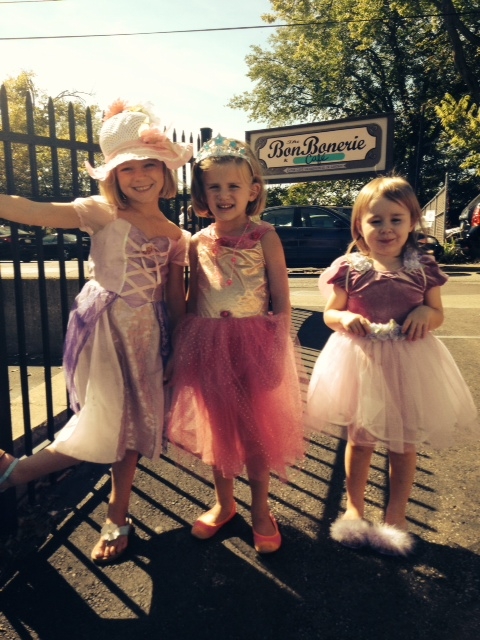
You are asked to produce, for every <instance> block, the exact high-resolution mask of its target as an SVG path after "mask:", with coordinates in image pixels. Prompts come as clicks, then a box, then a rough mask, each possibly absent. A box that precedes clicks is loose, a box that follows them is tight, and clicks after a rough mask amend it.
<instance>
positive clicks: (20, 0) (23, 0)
mask: <svg viewBox="0 0 480 640" xmlns="http://www.w3.org/2000/svg"><path fill="white" fill-rule="evenodd" d="M27 2H30V3H32V2H63V0H0V4H27Z"/></svg>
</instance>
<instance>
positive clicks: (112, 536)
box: [90, 518, 134, 564]
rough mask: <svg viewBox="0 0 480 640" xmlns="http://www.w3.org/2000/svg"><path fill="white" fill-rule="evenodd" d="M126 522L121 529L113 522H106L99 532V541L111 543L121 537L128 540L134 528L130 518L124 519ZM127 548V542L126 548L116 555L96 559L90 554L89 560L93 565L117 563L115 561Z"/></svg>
mask: <svg viewBox="0 0 480 640" xmlns="http://www.w3.org/2000/svg"><path fill="white" fill-rule="evenodd" d="M126 521H127V524H124V525H123V526H121V527H119V526H118V525H116V524H115V523H113V522H106V523H105V524H104V525H103V527H102V530H101V531H100V540H105V542H113V541H114V540H117V539H118V538H120V537H121V536H127V538H128V539H130V538H131V536H132V535H133V532H134V526H133V523H132V521H131V520H130V518H126ZM97 544H98V543H97ZM95 546H96V545H95ZM128 547H129V541H127V546H126V547H125V549H122V551H120V552H118V553H115V554H111V555H109V556H107V557H106V558H105V557H100V558H97V557H96V556H94V555H93V554H92V555H91V556H90V558H91V559H92V561H93V562H95V564H113V563H115V562H117V560H118V559H119V558H121V557H122V556H123V555H124V554H125V553H126V552H127V550H128ZM94 548H95V547H94Z"/></svg>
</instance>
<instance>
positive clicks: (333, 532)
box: [330, 518, 370, 549]
mask: <svg viewBox="0 0 480 640" xmlns="http://www.w3.org/2000/svg"><path fill="white" fill-rule="evenodd" d="M369 530H370V525H369V524H368V522H366V521H365V520H360V519H355V520H347V519H346V518H337V520H335V522H334V523H333V524H332V526H331V527H330V537H331V538H332V539H333V540H335V541H336V542H339V543H340V544H342V545H343V546H344V547H348V548H349V549H360V548H361V547H364V546H365V545H367V544H368V533H369Z"/></svg>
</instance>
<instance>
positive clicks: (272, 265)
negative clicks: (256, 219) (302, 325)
mask: <svg viewBox="0 0 480 640" xmlns="http://www.w3.org/2000/svg"><path fill="white" fill-rule="evenodd" d="M261 242H262V249H263V255H264V258H265V265H266V269H267V276H268V286H269V289H270V297H271V299H272V310H273V313H274V314H275V315H276V314H277V313H287V314H288V315H289V316H290V314H291V305H290V288H289V286H288V272H287V265H286V263H285V254H284V252H283V247H282V243H281V241H280V238H279V237H278V235H277V234H276V233H274V232H269V233H266V234H265V235H264V236H263V237H262V240H261Z"/></svg>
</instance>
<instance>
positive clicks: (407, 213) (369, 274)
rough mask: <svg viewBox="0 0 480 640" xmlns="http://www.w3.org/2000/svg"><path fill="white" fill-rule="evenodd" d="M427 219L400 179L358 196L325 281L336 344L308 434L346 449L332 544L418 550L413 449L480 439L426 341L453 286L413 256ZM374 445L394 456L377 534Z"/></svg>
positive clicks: (451, 376)
mask: <svg viewBox="0 0 480 640" xmlns="http://www.w3.org/2000/svg"><path fill="white" fill-rule="evenodd" d="M420 220H421V210H420V206H419V204H418V201H417V198H416V197H415V194H414V192H413V190H412V188H411V187H410V185H409V184H408V183H407V182H406V181H405V180H404V179H403V178H400V177H382V178H376V179H375V180H373V181H372V182H370V183H369V184H367V185H366V186H365V187H363V189H362V190H361V191H360V193H359V195H358V198H357V200H356V202H355V205H354V208H353V213H352V237H353V242H352V243H351V245H350V247H349V252H348V253H347V254H346V255H345V256H343V257H341V258H338V259H337V260H335V261H334V262H333V264H332V265H331V266H330V267H329V268H328V269H326V270H325V271H324V273H323V274H322V275H321V277H320V280H319V288H320V290H321V291H322V293H324V295H325V296H326V297H327V298H328V302H327V304H326V307H325V311H324V320H325V322H326V324H327V325H328V326H329V327H330V328H331V329H333V330H334V331H335V333H334V334H333V335H332V336H331V337H330V338H329V340H328V342H327V344H326V346H325V348H324V349H323V351H322V353H321V354H320V356H319V358H318V360H317V362H316V364H315V367H314V370H313V373H312V376H311V379H310V385H309V390H308V399H307V412H308V414H309V422H310V424H311V426H312V428H314V429H317V430H319V431H324V432H326V433H329V434H332V435H334V436H339V437H341V438H344V439H346V440H347V448H346V454H345V467H346V476H347V478H346V489H347V508H346V512H345V513H344V514H343V516H341V517H340V518H339V519H338V520H337V521H336V522H334V523H333V525H332V527H331V535H332V538H333V539H335V540H337V541H338V542H340V543H342V544H344V545H345V546H349V547H352V548H357V547H362V546H364V545H367V544H368V545H370V546H371V547H372V548H374V549H376V550H377V551H380V552H382V553H386V554H391V555H407V554H408V553H409V552H410V551H411V550H412V548H413V538H412V536H411V535H410V534H409V533H408V532H407V521H406V507H407V502H408V499H409V496H410V492H411V488H412V485H413V480H414V476H415V470H416V448H417V447H418V446H419V445H425V446H431V447H434V448H443V447H447V446H449V445H451V444H453V443H454V442H455V437H456V434H457V433H459V432H463V433H469V434H470V435H476V434H478V424H477V422H476V415H477V412H476V409H475V406H474V403H473V400H472V396H471V394H470V391H469V390H468V388H467V386H466V384H465V382H464V380H463V378H462V376H461V374H460V372H459V370H458V367H457V365H456V364H455V362H454V360H453V358H452V356H451V355H450V353H449V352H448V350H447V349H446V347H445V346H444V345H443V343H442V342H440V340H438V338H436V337H435V336H433V335H432V333H431V331H432V330H434V329H436V328H437V327H439V326H440V325H441V324H442V322H443V309H442V301H441V295H440V287H441V286H442V285H443V284H444V283H445V282H446V281H447V276H445V275H444V273H442V271H441V270H440V269H439V268H438V266H437V264H436V262H435V260H434V259H433V258H432V257H430V256H428V255H422V254H420V253H419V252H418V250H417V248H416V244H415V228H416V227H418V225H419V224H420ZM353 248H356V249H357V252H354V253H351V250H352V249H353ZM477 437H478V435H477ZM377 444H378V445H383V446H385V447H386V448H387V450H388V454H389V461H390V493H389V500H388V505H387V508H386V513H385V522H384V524H382V525H375V526H371V525H370V524H369V523H368V522H367V521H366V520H364V494H365V488H366V484H367V479H368V474H369V468H370V460H371V456H372V452H373V450H374V447H375V446H376V445H377Z"/></svg>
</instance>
